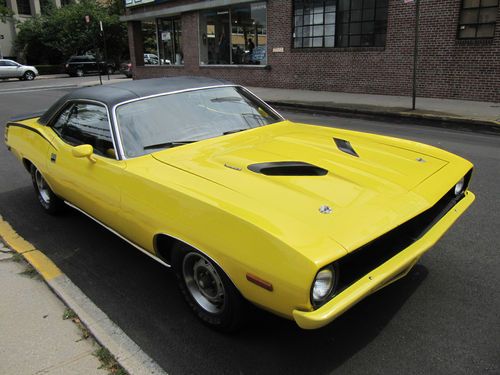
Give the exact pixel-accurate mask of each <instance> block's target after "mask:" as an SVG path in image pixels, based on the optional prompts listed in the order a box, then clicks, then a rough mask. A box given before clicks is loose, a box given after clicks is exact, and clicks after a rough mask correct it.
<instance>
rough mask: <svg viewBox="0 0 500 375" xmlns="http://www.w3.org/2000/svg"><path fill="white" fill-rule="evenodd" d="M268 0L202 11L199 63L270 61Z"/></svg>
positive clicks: (221, 63) (254, 63)
mask: <svg viewBox="0 0 500 375" xmlns="http://www.w3.org/2000/svg"><path fill="white" fill-rule="evenodd" d="M266 13H267V10H266V3H265V2H259V3H251V4H241V5H237V6H234V7H231V8H226V9H216V10H209V11H205V12H201V13H200V64H219V65H226V64H240V65H241V64H246V65H265V64H266V63H267V53H266V51H267V49H266V48H267V29H266V22H267V19H266V16H267V14H266Z"/></svg>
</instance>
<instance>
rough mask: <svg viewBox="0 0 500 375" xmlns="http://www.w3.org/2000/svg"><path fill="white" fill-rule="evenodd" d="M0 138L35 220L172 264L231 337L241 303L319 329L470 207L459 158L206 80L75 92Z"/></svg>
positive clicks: (400, 269)
mask: <svg viewBox="0 0 500 375" xmlns="http://www.w3.org/2000/svg"><path fill="white" fill-rule="evenodd" d="M5 141H6V144H7V146H8V148H9V149H10V150H11V151H12V152H13V153H14V155H15V156H16V157H17V158H18V159H19V160H20V161H21V162H22V164H23V165H24V167H25V168H26V169H27V170H28V171H29V172H30V173H31V176H32V179H33V185H34V188H35V192H36V194H37V197H38V200H39V201H40V204H41V207H42V208H43V209H44V210H45V211H47V212H48V213H50V214H54V213H56V212H57V211H58V210H59V209H60V208H61V207H62V206H64V204H66V205H69V206H71V207H73V208H76V209H78V210H79V211H81V212H83V213H85V214H86V215H88V216H89V217H91V218H92V219H94V220H95V221H97V222H99V223H100V224H102V225H103V226H105V227H106V228H108V229H109V230H111V231H112V232H113V233H115V234H117V235H119V236H120V237H122V238H123V239H125V240H126V241H128V242H129V243H130V244H132V245H133V246H135V247H136V248H138V249H139V250H141V251H143V252H144V253H145V254H147V255H149V256H151V257H153V258H154V259H156V260H158V261H159V262H160V263H162V264H164V265H167V266H171V267H172V268H173V270H174V272H175V274H176V276H177V280H178V284H179V287H180V289H181V291H182V292H183V294H184V296H185V298H186V300H187V302H188V304H189V306H190V307H191V308H192V310H193V311H194V312H195V314H196V315H197V316H198V317H199V318H201V320H203V321H204V322H205V323H207V324H209V325H210V326H212V327H214V328H217V329H220V330H226V331H227V330H231V329H234V328H236V327H237V326H238V324H239V322H240V321H241V316H242V315H243V313H244V311H245V309H244V307H245V303H244V302H245V300H247V301H250V302H252V303H253V304H255V305H257V306H260V307H262V308H263V309H266V310H268V311H271V312H273V313H275V314H278V315H280V316H283V317H286V318H289V319H294V320H295V322H296V323H297V324H298V325H299V326H300V327H302V328H306V329H313V328H319V327H322V326H324V325H326V324H328V323H329V322H331V321H332V320H334V319H335V318H336V317H338V316H339V315H340V314H342V313H343V312H345V311H346V310H347V309H349V308H350V307H352V306H353V305H354V304H356V303H357V302H359V301H360V300H361V299H363V298H364V297H366V296H368V295H369V294H371V293H373V292H375V291H377V290H379V289H380V288H383V287H384V286H386V285H388V284H390V283H392V282H394V281H395V280H397V279H399V278H401V277H403V276H404V275H406V274H407V273H408V272H409V270H410V269H411V268H412V267H413V266H414V265H415V263H416V262H417V261H418V260H419V258H420V257H421V256H422V254H424V253H425V252H426V251H427V250H429V249H430V248H431V247H432V246H433V245H434V244H435V243H436V241H437V240H438V239H439V238H440V237H441V236H442V235H443V234H444V233H445V232H446V231H447V230H448V229H449V228H450V227H451V225H452V224H453V223H454V222H455V220H457V219H458V217H459V216H460V215H462V214H463V213H464V211H465V210H466V209H467V208H468V207H469V206H470V204H471V203H472V202H473V200H474V195H473V194H472V193H471V192H470V191H468V190H467V187H468V184H469V181H470V178H471V173H472V164H471V163H469V162H468V161H466V160H464V159H462V158H460V157H458V156H456V155H453V154H451V153H449V152H445V151H443V150H440V149H437V148H434V147H431V146H427V145H423V144H420V143H416V142H411V141H407V140H402V139H396V138H391V137H385V136H378V135H373V134H366V133H360V132H354V131H347V130H340V129H333V128H328V127H321V126H315V125H306V124H297V123H293V122H290V121H286V120H285V119H283V117H281V115H280V114H278V113H277V112H276V111H275V110H273V109H272V108H271V107H269V106H268V105H267V104H266V103H264V102H263V101H262V100H260V99H258V98H257V97H255V96H254V95H253V94H251V93H250V92H249V91H248V90H246V89H245V88H243V87H241V86H238V85H234V84H231V83H229V82H225V81H220V80H214V79H208V78H200V77H197V78H195V77H180V78H163V79H152V80H140V81H133V82H125V83H118V84H112V85H107V86H98V87H88V88H82V89H78V90H75V91H73V92H71V93H69V94H67V95H66V96H64V97H62V98H61V99H60V100H59V101H57V102H56V103H55V104H54V105H53V106H52V107H51V108H50V109H48V110H47V111H46V112H45V113H44V114H43V115H42V116H41V117H33V118H24V119H17V120H12V121H11V122H9V123H8V124H7V126H6V133H5Z"/></svg>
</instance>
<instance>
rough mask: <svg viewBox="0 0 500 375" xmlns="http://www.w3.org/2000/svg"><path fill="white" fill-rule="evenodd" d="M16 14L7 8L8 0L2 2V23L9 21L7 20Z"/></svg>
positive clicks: (1, 0) (0, 16) (0, 4)
mask: <svg viewBox="0 0 500 375" xmlns="http://www.w3.org/2000/svg"><path fill="white" fill-rule="evenodd" d="M13 14H14V13H13V12H12V10H10V9H9V8H8V7H7V1H6V0H0V22H4V23H5V21H7V18H9V17H12V15H13Z"/></svg>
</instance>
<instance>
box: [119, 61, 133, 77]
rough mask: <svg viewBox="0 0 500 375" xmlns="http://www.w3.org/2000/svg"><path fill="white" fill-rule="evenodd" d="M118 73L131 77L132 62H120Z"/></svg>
mask: <svg viewBox="0 0 500 375" xmlns="http://www.w3.org/2000/svg"><path fill="white" fill-rule="evenodd" d="M120 73H122V74H125V76H126V77H127V78H132V74H133V72H132V63H131V62H130V61H127V62H124V63H121V65H120Z"/></svg>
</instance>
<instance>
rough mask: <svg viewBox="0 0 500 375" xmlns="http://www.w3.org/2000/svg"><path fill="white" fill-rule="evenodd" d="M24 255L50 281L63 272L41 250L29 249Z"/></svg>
mask: <svg viewBox="0 0 500 375" xmlns="http://www.w3.org/2000/svg"><path fill="white" fill-rule="evenodd" d="M23 256H24V258H26V260H27V261H28V262H30V264H31V265H32V266H33V267H34V268H35V269H36V270H37V271H38V273H40V274H41V275H42V277H43V278H44V279H45V280H46V281H50V280H52V279H54V278H56V277H57V276H59V275H61V274H62V272H61V270H60V269H59V268H57V266H56V265H55V264H54V263H53V262H52V261H51V260H50V259H49V258H47V257H46V256H45V254H44V253H42V252H41V251H39V250H33V251H29V252H27V253H24V254H23Z"/></svg>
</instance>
